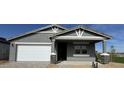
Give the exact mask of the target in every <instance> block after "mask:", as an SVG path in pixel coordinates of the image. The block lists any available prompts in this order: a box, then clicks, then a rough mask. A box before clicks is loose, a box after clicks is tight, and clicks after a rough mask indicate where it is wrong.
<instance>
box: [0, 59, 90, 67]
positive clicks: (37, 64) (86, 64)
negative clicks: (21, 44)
mask: <svg viewBox="0 0 124 93" xmlns="http://www.w3.org/2000/svg"><path fill="white" fill-rule="evenodd" d="M91 65H92V63H91V62H72V61H70V62H69V61H63V62H61V63H59V64H49V62H4V63H1V64H0V68H91V67H92V66H91Z"/></svg>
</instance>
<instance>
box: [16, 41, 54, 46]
mask: <svg viewBox="0 0 124 93" xmlns="http://www.w3.org/2000/svg"><path fill="white" fill-rule="evenodd" d="M14 44H22V45H23V44H25V45H28V44H34V45H51V44H52V43H45V42H15V43H14Z"/></svg>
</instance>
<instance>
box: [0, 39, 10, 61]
mask: <svg viewBox="0 0 124 93" xmlns="http://www.w3.org/2000/svg"><path fill="white" fill-rule="evenodd" d="M8 59H9V42H8V41H6V39H4V38H2V37H0V60H8Z"/></svg>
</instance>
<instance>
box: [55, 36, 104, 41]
mask: <svg viewBox="0 0 124 93" xmlns="http://www.w3.org/2000/svg"><path fill="white" fill-rule="evenodd" d="M56 39H57V40H105V38H103V37H99V36H82V37H78V36H59V37H57V38H56Z"/></svg>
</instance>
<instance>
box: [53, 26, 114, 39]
mask: <svg viewBox="0 0 124 93" xmlns="http://www.w3.org/2000/svg"><path fill="white" fill-rule="evenodd" d="M78 29H83V30H86V31H88V32H91V33H94V34H97V35H100V36H102V37H105V38H107V39H111V38H112V37H111V36H110V35H107V34H104V33H100V32H97V31H95V30H93V29H91V28H88V27H85V26H81V25H79V26H77V27H74V28H72V29H70V30H69V31H66V30H65V31H63V32H60V33H57V34H55V35H54V36H53V37H56V36H60V35H63V34H66V33H69V32H72V31H74V30H78Z"/></svg>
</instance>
